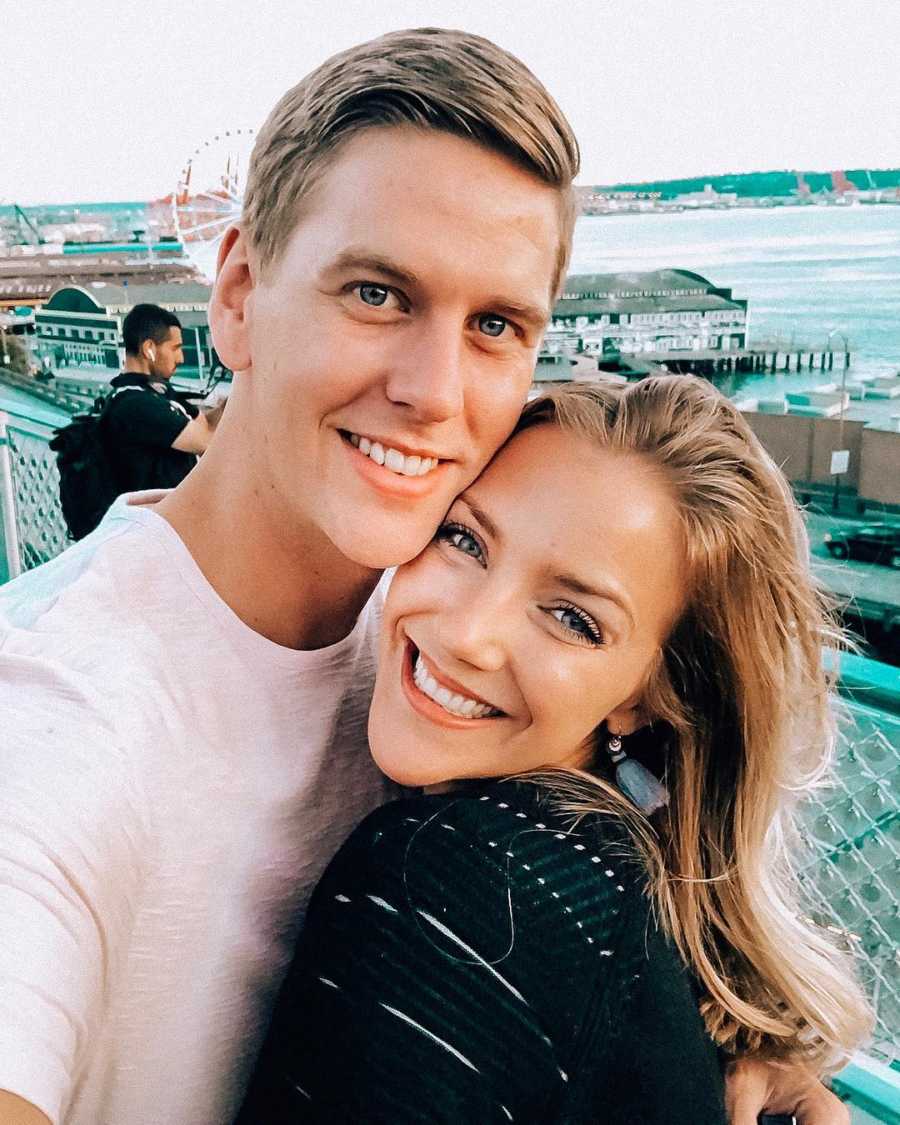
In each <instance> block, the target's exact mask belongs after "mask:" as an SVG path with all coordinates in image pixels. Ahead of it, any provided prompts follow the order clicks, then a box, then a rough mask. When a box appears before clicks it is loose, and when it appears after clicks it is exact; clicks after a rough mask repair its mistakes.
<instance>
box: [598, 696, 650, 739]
mask: <svg viewBox="0 0 900 1125" xmlns="http://www.w3.org/2000/svg"><path fill="white" fill-rule="evenodd" d="M649 723H650V716H649V715H648V714H647V712H646V711H645V710H644V706H643V703H642V702H641V700H640V698H639V697H638V696H632V697H631V698H630V699H626V700H625V702H624V703H620V704H619V706H618V707H615V708H613V710H612V711H610V713H609V714H608V715H607V716H606V729H607V730H608V731H609V732H610V733H611V734H620V735H622V737H623V738H627V736H628V735H629V734H634V732H635V731H636V730H640V729H641V727H645V726H647V725H648V724H649Z"/></svg>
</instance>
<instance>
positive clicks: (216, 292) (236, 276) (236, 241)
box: [208, 225, 255, 371]
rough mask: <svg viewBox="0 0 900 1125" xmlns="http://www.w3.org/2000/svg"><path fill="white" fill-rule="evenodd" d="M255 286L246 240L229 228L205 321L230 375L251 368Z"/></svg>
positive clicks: (241, 234) (235, 227) (243, 236)
mask: <svg viewBox="0 0 900 1125" xmlns="http://www.w3.org/2000/svg"><path fill="white" fill-rule="evenodd" d="M254 284H255V280H254V271H253V270H252V268H251V263H250V256H249V250H248V246H247V237H246V235H245V234H244V232H243V230H242V229H241V227H240V226H239V225H238V226H233V227H229V228H228V230H227V231H226V232H225V237H224V238H223V239H222V243H221V245H220V246H219V255H218V261H217V264H216V283H215V286H214V287H213V291H212V294H211V296H210V299H209V313H208V319H209V326H210V330H211V333H212V340H213V344H214V345H215V349H216V352H217V353H218V355H219V357H220V358H221V360H222V362H223V363H224V364H225V365H226V366H228V367H230V368H231V370H232V371H247V370H248V369H249V368H250V367H251V366H252V364H253V356H252V349H251V346H250V324H249V311H250V308H249V301H250V297H251V295H252V293H253V287H254Z"/></svg>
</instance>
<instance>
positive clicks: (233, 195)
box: [172, 129, 255, 282]
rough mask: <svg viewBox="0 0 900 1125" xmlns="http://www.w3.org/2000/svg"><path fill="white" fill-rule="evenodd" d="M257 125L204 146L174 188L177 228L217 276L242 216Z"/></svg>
mask: <svg viewBox="0 0 900 1125" xmlns="http://www.w3.org/2000/svg"><path fill="white" fill-rule="evenodd" d="M254 132H255V131H254V130H253V129H228V130H226V131H225V132H223V133H217V134H216V135H215V136H213V137H210V139H209V140H206V141H203V143H202V144H200V145H198V146H197V147H196V148H195V149H194V151H193V152H192V153H191V155H190V156H189V157H188V159H187V162H186V163H185V166H184V169H183V170H182V172H181V175H180V176H179V179H178V186H177V187H176V189H175V191H174V192H173V193H172V221H173V224H174V227H175V233H176V235H177V236H178V240H179V241H180V242H181V245H182V247H183V249H184V253H185V254H186V255H187V257H188V258H189V259H190V260H191V262H192V263H193V265H194V266H195V267H196V269H197V270H198V272H199V273H200V274H201V275H202V276H203V277H204V278H205V279H206V280H207V281H210V282H211V281H213V280H214V278H215V273H216V256H217V254H218V252H219V244H220V243H221V241H222V238H223V236H224V234H225V231H226V230H227V229H228V227H229V226H230V225H231V224H232V223H234V222H236V221H237V219H239V218H240V215H241V208H242V205H243V198H244V180H245V175H246V169H247V166H248V164H249V162H250V150H251V149H252V147H253V139H254Z"/></svg>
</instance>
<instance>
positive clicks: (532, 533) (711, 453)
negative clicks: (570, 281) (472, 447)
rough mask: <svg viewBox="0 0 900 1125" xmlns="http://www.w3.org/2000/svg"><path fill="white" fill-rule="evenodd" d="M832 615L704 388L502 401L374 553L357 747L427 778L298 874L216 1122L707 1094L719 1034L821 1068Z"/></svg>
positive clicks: (827, 965) (854, 1014) (736, 1044)
mask: <svg viewBox="0 0 900 1125" xmlns="http://www.w3.org/2000/svg"><path fill="white" fill-rule="evenodd" d="M835 638H836V634H835V633H834V631H833V630H832V628H831V625H830V622H829V620H828V617H827V615H826V614H825V613H824V612H823V609H822V606H821V603H820V600H819V597H818V595H817V593H816V592H815V590H814V588H813V586H812V583H811V580H810V576H809V571H808V565H807V558H806V545H805V535H804V531H803V526H802V522H801V519H800V516H799V514H798V512H797V510H796V508H795V506H794V504H793V501H792V499H791V496H790V492H789V489H788V487H787V485H786V483H785V481H784V479H783V477H782V476H781V474H780V473H779V472H778V470H777V469H776V468H775V466H774V465H773V463H772V462H771V460H770V459H769V458H768V456H767V455H766V454H765V453H764V451H763V450H762V448H761V447H760V445H759V443H758V442H757V441H756V439H755V438H754V437H753V435H752V433H751V432H750V430H749V428H748V427H747V425H746V423H745V421H744V420H743V419H742V418H741V416H740V414H739V413H738V412H737V411H736V410H735V409H734V407H733V406H732V405H731V404H730V403H729V402H728V401H727V400H726V399H724V398H722V397H721V396H720V395H719V394H718V393H717V392H716V391H715V390H714V389H713V388H711V387H710V386H709V385H708V384H706V383H704V382H702V381H701V380H697V379H693V378H691V377H678V376H671V377H665V378H661V379H648V380H645V381H643V382H641V383H638V384H635V385H632V386H618V385H610V386H607V385H602V386H580V387H574V388H571V389H567V390H566V391H564V392H562V393H559V394H558V395H556V396H554V397H549V398H544V399H540V400H537V401H536V402H534V403H532V404H530V405H529V406H528V407H527V408H526V410H525V412H524V414H523V418H522V421H521V423H520V425H519V427H518V430H517V432H516V433H515V435H514V436H513V437H512V438H511V439H510V441H509V442H508V443H507V445H506V446H505V447H504V449H503V450H501V452H500V453H499V454H498V455H497V457H496V458H495V460H494V461H493V462H492V464H491V465H490V466H489V467H488V468H487V469H486V470H485V472H484V473H483V475H482V476H481V477H480V478H479V479H478V480H477V481H476V482H475V483H474V484H473V485H472V486H471V487H470V488H469V489H468V490H467V491H466V492H465V493H464V494H463V495H462V496H460V497H459V498H458V499H457V501H456V502H455V503H454V505H453V507H452V508H451V510H450V512H449V513H448V516H447V520H446V522H445V523H444V524H443V526H442V527H441V528H440V529H439V531H438V533H437V535H436V537H435V540H434V542H433V543H432V544H431V546H430V547H429V548H427V549H426V550H425V551H424V552H423V554H422V555H421V556H420V557H419V558H418V559H416V560H414V561H413V562H412V563H410V564H408V565H407V566H406V567H403V568H401V569H400V570H399V571H398V573H397V575H396V576H395V578H394V581H393V583H392V586H391V590H390V595H389V598H388V602H387V605H386V610H385V621H384V628H383V640H382V648H381V653H380V660H379V671H378V678H377V683H376V689H375V696H374V700H373V705H372V711H371V716H370V728H369V729H370V743H371V747H372V753H373V755H374V757H375V759H376V761H377V762H378V764H379V765H380V766H381V768H382V769H383V770H384V771H385V772H386V773H387V774H389V775H390V776H391V777H393V778H395V779H396V780H397V781H399V782H400V783H401V784H403V785H407V786H422V787H425V788H426V789H427V790H429V791H430V792H429V795H427V796H423V797H419V798H415V799H412V800H407V801H402V802H397V803H395V804H393V805H390V806H388V807H386V808H385V809H382V810H380V811H379V812H377V813H375V814H374V815H373V816H371V817H369V818H368V819H367V820H366V821H365V822H364V823H363V825H361V826H360V828H359V829H358V830H357V831H356V832H355V833H354V834H353V836H352V837H351V838H350V840H349V841H348V842H347V844H346V845H345V846H344V848H343V849H342V851H341V852H340V853H339V855H338V856H337V857H336V858H335V860H334V861H333V863H332V865H331V866H330V868H329V870H328V872H327V873H326V875H325V876H324V878H323V880H322V882H321V883H320V885H319V887H318V889H317V891H316V894H315V896H314V899H313V902H312V904H311V907H310V912H309V915H308V919H307V924H306V930H305V933H304V937H303V940H302V943H301V946H300V949H299V951H298V955H297V959H296V962H295V965H294V968H293V970H292V973H291V975H290V976H289V979H288V982H287V984H286V986H285V989H284V992H283V995H282V999H281V1001H280V1004H279V1009H278V1012H277V1014H276V1018H275V1021H274V1023H273V1027H272V1031H271V1033H270V1037H269V1042H268V1045H267V1048H266V1049H265V1050H264V1052H263V1056H262V1060H261V1063H260V1066H259V1069H258V1073H257V1077H256V1080H255V1082H254V1084H253V1086H252V1089H251V1093H250V1096H249V1099H248V1102H247V1105H246V1106H245V1110H244V1115H243V1117H242V1120H243V1121H247V1122H250V1121H252V1122H258V1123H262V1122H269V1121H271V1122H288V1121H313V1120H314V1121H326V1120H327V1121H330V1122H339V1121H340V1122H349V1121H354V1122H394V1123H397V1122H413V1121H421V1122H448V1123H449V1122H454V1123H459V1122H466V1123H468V1122H478V1123H486V1122H494V1121H496V1122H505V1121H510V1120H513V1121H519V1122H522V1121H530V1122H589V1121H604V1122H626V1121H629V1122H631V1121H640V1122H648V1123H656V1122H660V1123H662V1122H666V1123H669V1125H671V1123H673V1122H688V1121H690V1122H697V1123H700V1122H703V1123H707V1122H715V1121H723V1120H724V1108H723V1096H722V1086H721V1076H720V1058H719V1056H718V1054H717V1051H716V1047H718V1049H719V1054H723V1055H725V1056H745V1055H756V1056H758V1057H761V1058H770V1059H771V1058H774V1059H784V1060H787V1061H790V1062H792V1063H794V1064H803V1065H805V1066H809V1067H810V1068H814V1069H816V1070H817V1071H822V1070H825V1069H828V1068H829V1067H831V1066H834V1065H836V1064H837V1063H838V1062H839V1061H840V1060H841V1059H842V1058H844V1057H845V1056H846V1054H847V1052H848V1051H849V1050H851V1049H852V1048H853V1047H855V1046H856V1045H857V1044H858V1042H859V1041H860V1039H861V1038H862V1036H863V1035H864V1034H865V1031H866V1028H867V1025H868V1011H867V1008H866V1005H865V1002H864V1000H863V999H862V997H861V995H860V993H859V990H858V988H857V986H856V985H855V983H854V981H853V977H852V975H851V973H850V972H849V971H848V969H847V966H846V965H845V963H844V961H843V958H842V956H841V954H840V953H839V952H838V951H837V950H836V949H835V948H834V947H833V946H832V944H831V943H830V942H829V941H828V940H826V938H825V936H824V935H823V934H822V933H820V932H819V931H817V930H816V929H814V928H813V926H812V925H811V924H809V923H808V922H806V921H805V920H804V919H803V918H802V916H801V915H800V914H799V912H798V910H797V908H796V907H795V906H794V904H793V895H792V890H793V887H792V879H791V868H790V859H789V849H788V839H789V837H790V826H791V815H792V810H793V807H794V805H795V802H796V800H797V798H798V796H799V795H800V794H801V793H802V792H803V790H804V789H806V788H808V787H809V786H810V785H811V784H813V783H814V782H815V781H816V780H818V779H819V778H820V777H821V775H822V773H823V771H824V770H825V769H826V767H827V763H828V751H829V748H830V746H831V742H832V733H833V732H832V719H831V714H830V710H829V701H828V685H827V683H826V680H825V677H824V674H823V671H822V666H821V658H820V654H821V648H822V645H823V644H825V643H829V642H834V640H835ZM512 775H517V776H516V777H515V778H512ZM491 778H494V779H503V778H506V779H507V780H498V781H494V782H491V781H487V780H485V779H491ZM511 778H512V779H511ZM658 779H662V782H664V785H665V788H663V785H662V784H660V781H659V780H658ZM451 781H452V782H454V784H453V785H449V786H448V785H447V784H446V783H448V782H451ZM682 966H686V967H687V969H688V970H689V971H688V972H685V971H684V970H683V968H682Z"/></svg>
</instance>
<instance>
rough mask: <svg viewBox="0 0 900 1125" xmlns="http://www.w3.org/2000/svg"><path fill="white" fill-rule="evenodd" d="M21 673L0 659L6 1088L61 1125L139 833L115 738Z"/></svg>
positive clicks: (134, 886) (125, 922)
mask: <svg viewBox="0 0 900 1125" xmlns="http://www.w3.org/2000/svg"><path fill="white" fill-rule="evenodd" d="M13 663H18V662H16V661H13ZM21 671H22V669H21V668H17V669H15V670H14V671H13V674H12V675H11V676H10V675H5V674H4V673H9V672H10V668H9V666H8V662H7V661H5V660H4V658H3V657H2V655H0V713H2V714H3V715H4V719H3V722H2V729H0V740H2V742H0V1089H4V1090H9V1091H12V1092H13V1093H15V1094H18V1095H19V1096H20V1097H22V1098H25V1099H26V1100H27V1101H30V1102H32V1103H33V1104H34V1105H35V1106H37V1107H38V1109H40V1110H41V1111H42V1112H43V1113H45V1114H46V1115H47V1116H48V1117H49V1118H50V1120H51V1121H52V1122H58V1121H60V1120H62V1118H63V1115H64V1113H65V1107H66V1104H67V1102H68V1100H69V1098H70V1096H71V1094H72V1091H73V1089H74V1087H75V1086H76V1084H77V1082H78V1079H79V1070H80V1067H81V1065H82V1063H83V1061H84V1059H85V1056H86V1052H87V1051H88V1050H89V1048H90V1045H91V1042H92V1037H93V1036H94V1035H95V1034H96V1032H97V1029H98V1027H99V1024H100V1020H101V1016H102V1012H103V1007H104V997H105V994H106V992H107V989H108V987H109V983H110V980H111V977H112V975H113V974H114V973H115V972H116V971H117V969H118V966H119V964H120V963H121V958H122V957H123V956H124V955H125V954H126V953H127V938H128V934H129V932H130V928H131V925H132V921H133V917H134V911H135V908H136V904H137V897H138V893H139V888H140V885H141V863H140V861H139V856H140V847H141V838H142V836H143V834H144V828H143V826H142V810H141V802H140V799H139V796H138V793H137V792H136V786H135V785H134V783H133V781H132V779H131V778H130V777H129V769H128V757H127V754H125V753H123V752H122V751H121V750H119V749H118V748H117V747H116V746H115V743H114V741H112V742H111V731H110V730H109V729H105V728H104V727H102V726H100V725H98V724H97V722H96V720H93V719H90V718H82V719H81V724H80V725H79V717H80V714H81V713H82V712H81V709H80V708H79V707H78V706H77V705H76V706H73V704H74V703H75V702H76V701H75V700H73V699H71V698H69V699H66V696H65V694H62V695H60V694H58V693H45V692H34V691H33V690H32V691H31V692H29V693H27V698H26V699H23V696H24V695H25V694H26V693H22V692H18V693H17V692H15V686H16V681H17V680H20V676H18V675H16V674H15V673H16V672H21ZM19 686H20V687H21V682H20V683H19Z"/></svg>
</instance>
